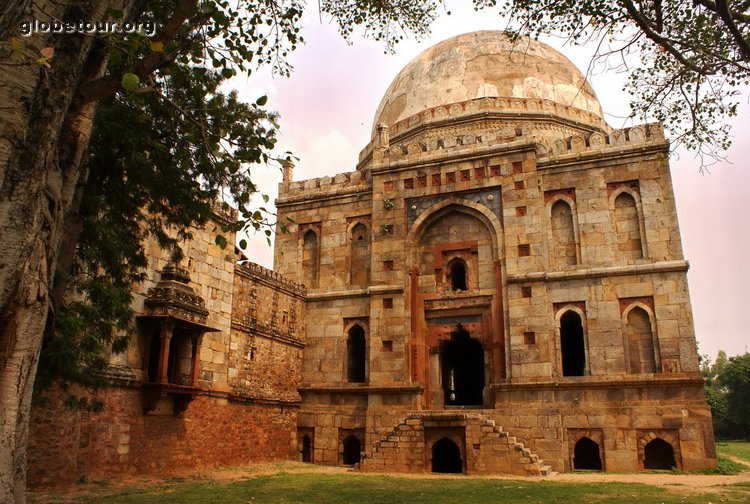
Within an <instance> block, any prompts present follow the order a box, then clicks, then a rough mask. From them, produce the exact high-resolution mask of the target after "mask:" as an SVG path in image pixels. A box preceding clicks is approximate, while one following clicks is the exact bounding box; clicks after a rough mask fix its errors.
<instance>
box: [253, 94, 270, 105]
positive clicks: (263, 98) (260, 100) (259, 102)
mask: <svg viewBox="0 0 750 504" xmlns="http://www.w3.org/2000/svg"><path fill="white" fill-rule="evenodd" d="M267 101H268V96H267V95H263V96H261V97H260V98H258V99H257V100H255V104H256V105H258V106H260V107H262V106H263V105H265V104H266V102H267Z"/></svg>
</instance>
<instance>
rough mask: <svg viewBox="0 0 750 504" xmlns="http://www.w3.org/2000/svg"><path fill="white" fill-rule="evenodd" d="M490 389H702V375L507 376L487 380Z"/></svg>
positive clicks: (693, 373) (694, 373) (696, 373)
mask: <svg viewBox="0 0 750 504" xmlns="http://www.w3.org/2000/svg"><path fill="white" fill-rule="evenodd" d="M490 387H491V388H492V390H499V391H518V390H549V389H559V390H573V389H581V390H588V389H608V388H617V389H622V388H636V387H645V388H653V387H659V388H661V387H674V388H683V387H700V388H701V389H702V388H703V377H702V376H701V374H700V372H698V371H696V372H692V373H650V374H645V375H630V374H619V375H598V376H597V375H586V376H568V377H559V378H557V379H552V380H550V379H549V378H548V379H547V380H546V381H538V380H537V381H524V380H523V379H518V378H511V379H509V380H507V381H505V382H503V383H491V384H490Z"/></svg>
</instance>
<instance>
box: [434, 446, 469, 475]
mask: <svg viewBox="0 0 750 504" xmlns="http://www.w3.org/2000/svg"><path fill="white" fill-rule="evenodd" d="M432 472H434V473H447V474H461V473H463V472H464V468H463V462H462V461H461V449H460V448H459V447H458V445H457V444H456V443H454V442H453V441H451V440H450V439H448V438H445V437H444V438H442V439H440V440H439V441H437V442H436V443H435V444H434V445H432Z"/></svg>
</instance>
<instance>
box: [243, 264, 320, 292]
mask: <svg viewBox="0 0 750 504" xmlns="http://www.w3.org/2000/svg"><path fill="white" fill-rule="evenodd" d="M234 271H235V273H236V274H238V275H241V276H244V277H247V278H250V279H251V280H254V281H256V282H261V283H265V284H267V285H268V286H269V287H275V288H278V289H281V290H284V291H286V292H288V293H289V294H292V295H294V296H296V297H300V298H304V297H305V296H306V295H307V290H306V289H305V286H304V285H302V284H300V283H297V282H294V281H292V280H289V279H288V278H286V277H284V276H283V275H281V274H280V273H277V272H276V271H273V270H270V269H268V268H264V267H263V266H261V265H260V264H256V263H254V262H250V261H245V262H241V263H237V264H236V265H235V267H234Z"/></svg>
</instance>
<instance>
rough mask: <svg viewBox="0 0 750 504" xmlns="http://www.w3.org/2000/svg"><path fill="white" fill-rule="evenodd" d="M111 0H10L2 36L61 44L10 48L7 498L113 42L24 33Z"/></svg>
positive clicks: (17, 469) (4, 214) (3, 427)
mask: <svg viewBox="0 0 750 504" xmlns="http://www.w3.org/2000/svg"><path fill="white" fill-rule="evenodd" d="M111 3H112V2H111V0H100V1H95V2H84V1H76V0H68V1H62V2H60V1H54V0H46V1H41V2H35V3H34V5H35V8H36V9H38V10H35V11H33V12H29V10H28V9H29V5H30V2H28V1H21V2H18V1H17V0H9V1H6V2H4V3H3V4H2V12H0V40H2V41H8V40H10V38H11V37H14V36H15V37H18V39H17V40H18V41H19V42H20V43H21V44H22V47H23V49H24V52H26V53H28V54H30V55H39V49H41V48H42V47H45V46H47V45H52V46H53V47H54V49H55V54H54V57H53V58H52V59H51V60H50V61H49V63H50V65H51V68H48V69H47V68H43V67H42V66H40V65H38V64H36V63H34V61H33V58H28V64H23V65H18V64H12V63H18V62H19V59H18V58H17V57H16V58H12V57H9V54H4V55H2V56H3V57H2V58H0V74H2V75H3V77H2V82H0V106H1V107H2V108H1V109H0V121H1V123H0V124H2V130H0V237H2V247H1V248H0V250H1V252H0V412H1V413H0V502H3V503H25V502H26V498H25V486H26V448H27V444H28V420H29V414H30V410H31V395H32V391H33V384H34V376H35V374H36V366H37V361H38V357H39V350H40V347H41V341H42V335H43V331H44V326H45V322H46V319H47V313H48V308H49V293H50V291H51V289H52V280H53V276H54V271H55V268H56V264H57V254H58V251H59V248H60V244H61V242H62V239H63V237H64V235H65V232H64V224H65V223H66V221H67V219H68V216H69V215H70V214H71V212H75V211H77V208H75V205H76V204H77V202H78V201H79V200H80V199H79V198H76V197H75V195H76V192H77V191H78V190H80V187H81V185H82V184H83V182H84V181H85V175H86V174H85V170H84V169H83V168H82V167H83V165H84V163H83V154H84V152H85V151H86V147H87V144H88V140H89V136H90V133H91V125H92V118H93V112H94V105H93V104H88V105H80V104H77V103H76V92H77V89H79V87H80V86H81V84H82V83H83V82H85V81H88V80H91V79H93V78H97V77H99V76H100V74H101V72H102V70H103V68H104V66H105V65H106V52H105V51H101V50H97V43H98V42H97V39H96V38H95V37H91V36H85V35H79V34H63V35H56V36H52V37H45V36H42V35H34V36H32V37H30V38H21V37H19V29H20V21H21V20H30V19H33V18H37V19H49V17H50V15H52V16H55V17H56V18H58V19H62V18H63V17H64V16H66V15H73V16H75V17H78V18H80V19H84V20H90V21H97V20H102V19H105V18H106V15H107V9H108V8H109V7H110V4H111Z"/></svg>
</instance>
